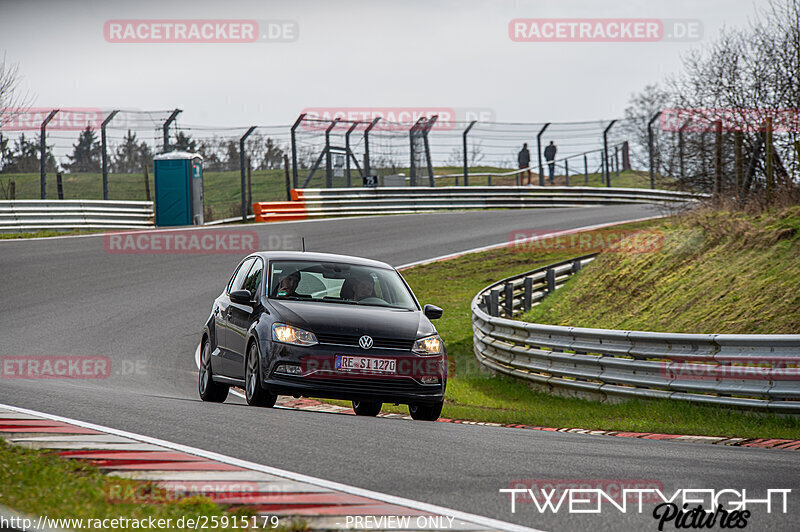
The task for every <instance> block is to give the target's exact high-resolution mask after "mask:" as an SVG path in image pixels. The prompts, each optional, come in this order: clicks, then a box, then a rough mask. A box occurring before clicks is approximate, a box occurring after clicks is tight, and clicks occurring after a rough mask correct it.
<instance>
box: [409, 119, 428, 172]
mask: <svg viewBox="0 0 800 532" xmlns="http://www.w3.org/2000/svg"><path fill="white" fill-rule="evenodd" d="M424 122H425V117H424V116H423V117H420V119H419V120H417V121H416V123H415V124H414V125H413V126H411V129H409V130H408V140H409V148H410V149H409V153H410V154H411V161H410V166H409V169H408V174H409V182H408V184H409V185H410V186H412V187H415V186H417V161H416V158H417V154H416V150H415V147H414V135H415V134H416V132H417V131H418V130H419V129H420V128H421V127H422V124H423V123H424Z"/></svg>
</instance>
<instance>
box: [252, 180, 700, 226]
mask: <svg viewBox="0 0 800 532" xmlns="http://www.w3.org/2000/svg"><path fill="white" fill-rule="evenodd" d="M291 197H292V201H273V202H261V203H254V204H253V212H254V213H255V215H256V221H259V222H267V221H285V220H303V219H306V218H313V217H320V216H358V215H365V214H409V213H415V212H431V211H437V210H449V209H452V210H463V209H526V208H543V207H577V206H592V205H620V204H629V203H685V202H689V201H696V200H698V199H701V198H704V197H705V196H702V195H695V194H689V193H686V192H677V191H670V190H650V189H638V188H600V187H500V186H497V187H376V188H306V189H294V190H292V191H291Z"/></svg>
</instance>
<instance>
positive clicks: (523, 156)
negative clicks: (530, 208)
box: [517, 142, 531, 185]
mask: <svg viewBox="0 0 800 532" xmlns="http://www.w3.org/2000/svg"><path fill="white" fill-rule="evenodd" d="M517 162H518V163H519V169H520V170H524V172H520V176H519V184H520V185H524V184H525V180H524V177H525V174H528V184H529V185H530V184H531V152H530V151H528V143H527V142H526V143H525V144H523V145H522V149H521V150H519V154H517Z"/></svg>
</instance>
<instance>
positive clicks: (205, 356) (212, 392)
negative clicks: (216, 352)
mask: <svg viewBox="0 0 800 532" xmlns="http://www.w3.org/2000/svg"><path fill="white" fill-rule="evenodd" d="M229 389H230V386H227V385H225V384H220V383H218V382H214V374H213V372H212V371H211V346H210V343H209V341H208V340H206V341H204V342H203V346H202V347H201V348H200V370H199V372H198V382H197V391H198V392H199V393H200V399H202V400H203V401H206V402H209V403H224V402H225V399H227V398H228V390H229Z"/></svg>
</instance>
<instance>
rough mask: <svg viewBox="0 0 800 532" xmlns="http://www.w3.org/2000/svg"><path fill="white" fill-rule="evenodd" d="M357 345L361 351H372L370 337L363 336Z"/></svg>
mask: <svg viewBox="0 0 800 532" xmlns="http://www.w3.org/2000/svg"><path fill="white" fill-rule="evenodd" d="M358 345H360V346H361V349H372V337H371V336H367V335H364V336H362V337H361V338H359V339H358Z"/></svg>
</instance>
